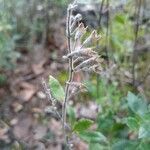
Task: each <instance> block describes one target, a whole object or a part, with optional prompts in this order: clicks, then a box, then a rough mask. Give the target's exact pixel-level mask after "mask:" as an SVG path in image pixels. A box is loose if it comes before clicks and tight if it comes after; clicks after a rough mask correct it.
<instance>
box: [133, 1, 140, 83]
mask: <svg viewBox="0 0 150 150" xmlns="http://www.w3.org/2000/svg"><path fill="white" fill-rule="evenodd" d="M141 3H142V0H138V8H137V9H138V10H137V12H136V10H135V17H137V21H136V24H135V39H134V49H133V54H132V78H133V86H135V65H136V46H137V38H138V32H139V19H140V9H141Z"/></svg>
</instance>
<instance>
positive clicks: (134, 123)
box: [124, 117, 139, 130]
mask: <svg viewBox="0 0 150 150" xmlns="http://www.w3.org/2000/svg"><path fill="white" fill-rule="evenodd" d="M124 120H125V123H126V124H127V126H128V127H129V128H130V129H131V130H137V129H138V128H139V124H138V120H137V119H136V118H133V117H128V118H125V119H124Z"/></svg>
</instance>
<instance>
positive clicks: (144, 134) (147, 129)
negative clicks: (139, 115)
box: [139, 122, 150, 138]
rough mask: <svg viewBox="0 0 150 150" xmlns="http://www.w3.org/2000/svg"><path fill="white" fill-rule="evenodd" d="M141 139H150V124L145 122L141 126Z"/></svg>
mask: <svg viewBox="0 0 150 150" xmlns="http://www.w3.org/2000/svg"><path fill="white" fill-rule="evenodd" d="M139 138H150V122H145V123H143V124H142V125H141V126H140V129H139Z"/></svg>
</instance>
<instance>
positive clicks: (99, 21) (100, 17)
mask: <svg viewBox="0 0 150 150" xmlns="http://www.w3.org/2000/svg"><path fill="white" fill-rule="evenodd" d="M104 2H105V0H102V2H101V5H100V10H99V19H98V27H99V28H101V20H102V11H103V6H104ZM96 46H97V49H98V41H97V45H96ZM96 82H97V85H96V89H97V98H99V96H100V95H99V85H100V77H99V74H97V75H96Z"/></svg>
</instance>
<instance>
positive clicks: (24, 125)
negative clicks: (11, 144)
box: [13, 117, 33, 139]
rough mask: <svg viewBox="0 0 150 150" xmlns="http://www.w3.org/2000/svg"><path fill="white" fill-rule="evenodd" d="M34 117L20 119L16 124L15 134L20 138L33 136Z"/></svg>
mask: <svg viewBox="0 0 150 150" xmlns="http://www.w3.org/2000/svg"><path fill="white" fill-rule="evenodd" d="M32 122H33V121H32V118H30V117H26V118H23V120H19V121H18V124H17V125H15V126H14V130H13V134H14V135H15V137H17V138H19V139H26V138H28V137H30V136H31V131H30V129H31V126H32Z"/></svg>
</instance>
